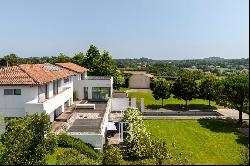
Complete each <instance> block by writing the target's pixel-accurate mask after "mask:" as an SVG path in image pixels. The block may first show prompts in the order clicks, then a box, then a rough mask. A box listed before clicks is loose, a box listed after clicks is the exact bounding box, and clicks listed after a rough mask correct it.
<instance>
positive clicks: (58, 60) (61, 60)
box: [54, 53, 70, 63]
mask: <svg viewBox="0 0 250 166" xmlns="http://www.w3.org/2000/svg"><path fill="white" fill-rule="evenodd" d="M67 62H70V58H69V57H68V56H66V55H65V54H63V53H60V54H59V56H58V57H57V58H56V59H55V61H54V63H67Z"/></svg>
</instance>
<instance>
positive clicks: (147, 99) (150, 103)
mask: <svg viewBox="0 0 250 166" xmlns="http://www.w3.org/2000/svg"><path fill="white" fill-rule="evenodd" d="M128 95H129V97H131V98H144V104H145V108H147V109H169V110H185V103H186V102H185V101H184V100H178V99H175V98H173V96H171V97H170V98H169V99H167V100H164V106H163V107H162V106H161V100H155V99H154V97H153V95H152V93H142V92H129V93H128ZM211 107H212V109H218V108H223V107H222V106H218V105H216V103H215V102H212V101H211ZM188 108H189V109H199V110H207V109H209V107H208V101H207V100H202V99H193V100H191V101H188Z"/></svg>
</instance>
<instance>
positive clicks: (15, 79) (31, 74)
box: [0, 64, 76, 85]
mask: <svg viewBox="0 0 250 166" xmlns="http://www.w3.org/2000/svg"><path fill="white" fill-rule="evenodd" d="M75 74H76V72H73V71H70V70H68V69H65V68H62V67H60V66H57V65H51V64H22V65H18V66H12V67H6V68H2V69H0V85H34V84H39V85H40V84H45V83H47V82H50V81H53V80H58V79H63V78H66V77H68V76H72V75H75Z"/></svg>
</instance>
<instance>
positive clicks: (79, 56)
mask: <svg viewBox="0 0 250 166" xmlns="http://www.w3.org/2000/svg"><path fill="white" fill-rule="evenodd" d="M85 58H86V56H85V55H84V54H83V53H82V52H79V53H78V54H75V56H74V57H73V58H72V59H71V61H72V62H73V63H75V64H78V65H80V66H82V65H83V64H84V60H85Z"/></svg>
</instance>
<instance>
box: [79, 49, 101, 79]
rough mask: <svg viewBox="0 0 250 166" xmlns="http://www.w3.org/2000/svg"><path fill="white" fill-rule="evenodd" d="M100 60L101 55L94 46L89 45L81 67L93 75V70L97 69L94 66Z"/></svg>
mask: <svg viewBox="0 0 250 166" xmlns="http://www.w3.org/2000/svg"><path fill="white" fill-rule="evenodd" d="M100 58H101V54H100V52H99V50H98V48H97V47H96V46H94V45H90V47H89V49H88V51H87V53H86V59H85V61H84V64H83V66H84V67H86V68H87V69H89V73H90V74H91V75H93V74H94V73H93V70H94V69H95V68H96V67H97V66H96V64H97V62H98V61H99V59H100Z"/></svg>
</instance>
